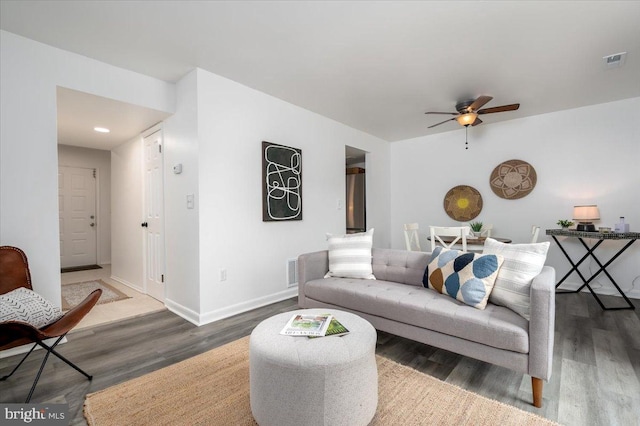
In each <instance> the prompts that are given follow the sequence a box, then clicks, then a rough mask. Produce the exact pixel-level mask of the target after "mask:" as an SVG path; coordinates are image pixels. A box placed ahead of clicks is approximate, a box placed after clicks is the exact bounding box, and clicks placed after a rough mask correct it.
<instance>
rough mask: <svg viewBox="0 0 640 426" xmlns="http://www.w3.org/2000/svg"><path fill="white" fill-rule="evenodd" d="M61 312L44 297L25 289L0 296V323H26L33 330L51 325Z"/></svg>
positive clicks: (20, 288) (18, 289)
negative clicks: (33, 328)
mask: <svg viewBox="0 0 640 426" xmlns="http://www.w3.org/2000/svg"><path fill="white" fill-rule="evenodd" d="M61 316H62V311H60V308H59V307H57V306H54V305H53V304H52V303H51V302H49V301H48V300H47V299H45V298H44V297H42V296H40V295H39V294H38V293H35V292H34V291H32V290H29V289H28V288H25V287H19V288H16V289H15V290H12V291H10V292H8V293H5V294H2V295H0V322H4V321H20V322H26V323H27V324H30V325H32V326H34V327H35V328H42V327H44V326H45V325H48V324H51V323H52V322H54V321H55V320H57V319H59V318H60V317H61Z"/></svg>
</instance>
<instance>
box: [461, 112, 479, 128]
mask: <svg viewBox="0 0 640 426" xmlns="http://www.w3.org/2000/svg"><path fill="white" fill-rule="evenodd" d="M476 118H478V114H476V113H475V112H467V113H466V114H462V115H459V116H457V117H456V121H457V122H458V123H459V124H460V125H461V126H468V125H470V124H473V122H474V121H476Z"/></svg>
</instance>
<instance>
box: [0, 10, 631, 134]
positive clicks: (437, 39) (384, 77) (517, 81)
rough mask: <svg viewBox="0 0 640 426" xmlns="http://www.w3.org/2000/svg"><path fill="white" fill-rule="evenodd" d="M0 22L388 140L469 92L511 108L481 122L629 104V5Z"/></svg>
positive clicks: (86, 16)
mask: <svg viewBox="0 0 640 426" xmlns="http://www.w3.org/2000/svg"><path fill="white" fill-rule="evenodd" d="M0 26H1V28H2V29H4V30H6V31H9V32H12V33H16V34H19V35H23V36H25V37H28V38H31V39H34V40H37V41H41V42H43V43H46V44H49V45H52V46H56V47H59V48H62V49H65V50H68V51H72V52H76V53H79V54H81V55H84V56H88V57H91V58H95V59H98V60H101V61H104V62H107V63H110V64H113V65H116V66H119V67H122V68H127V69H130V70H133V71H137V72H140V73H143V74H146V75H150V76H154V77H157V78H160V79H163V80H166V81H177V80H178V79H180V77H182V76H183V75H184V74H185V73H187V72H188V71H190V70H191V69H193V68H194V67H200V68H203V69H205V70H208V71H211V72H213V73H216V74H218V75H221V76H224V77H227V78H229V79H231V80H234V81H237V82H239V83H242V84H245V85H247V86H249V87H252V88H255V89H258V90H260V91H262V92H265V93H268V94H271V95H273V96H275V97H278V98H281V99H284V100H286V101H288V102H291V103H293V104H296V105H299V106H301V107H304V108H307V109H309V110H311V111H314V112H317V113H319V114H322V115H324V116H326V117H330V118H333V119H335V120H337V121H339V122H342V123H344V124H347V125H349V126H351V127H354V128H356V129H360V130H363V131H365V132H368V133H370V134H372V135H375V136H378V137H380V138H382V139H385V140H389V141H396V140H402V139H407V138H412V137H417V136H422V135H427V134H432V133H436V132H443V131H450V130H455V129H457V128H459V127H457V126H459V125H458V124H457V123H456V122H455V121H453V122H450V123H446V124H443V125H441V126H438V127H436V128H434V129H427V127H428V126H429V125H432V124H435V123H437V122H439V121H441V120H442V119H444V118H443V116H426V115H424V112H425V111H434V110H435V111H455V109H454V106H455V104H456V102H457V101H461V100H466V99H473V98H476V97H477V96H479V95H490V96H493V98H494V99H493V101H491V102H490V103H489V104H487V105H486V107H494V106H499V105H504V104H511V103H518V102H519V103H520V104H521V107H520V110H518V111H514V112H505V113H499V114H491V115H485V116H483V117H482V119H483V121H484V122H485V124H483V125H487V124H490V123H494V122H498V121H501V120H509V119H513V118H519V117H525V116H530V115H537V114H543V113H548V112H553V111H559V110H563V109H569V108H577V107H581V106H585V105H591V104H598V103H604V102H610V101H615V100H620V99H625V98H630V97H637V96H640V2H638V1H553V2H551V1H442V2H440V1H429V2H426V1H425V2H419V1H414V2H405V1H394V2H385V1H377V2H372V1H333V2H311V1H309V2H307V1H297V2H293V1H283V2H271V1H256V2H242V1H229V2H212V1H100V2H98V1H95V2H93V1H92V2H87V1H25V0H22V1H10V0H2V2H1V3H0ZM619 52H628V55H627V58H626V64H625V65H624V66H623V67H622V68H617V69H610V70H606V69H605V66H604V62H603V60H602V57H603V56H605V55H609V54H614V53H619ZM578 124H579V123H578ZM471 131H472V130H471Z"/></svg>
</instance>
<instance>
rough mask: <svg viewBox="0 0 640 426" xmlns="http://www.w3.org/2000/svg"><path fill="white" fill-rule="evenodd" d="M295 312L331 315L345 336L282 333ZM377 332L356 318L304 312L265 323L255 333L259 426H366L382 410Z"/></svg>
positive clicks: (253, 373) (254, 403) (254, 402)
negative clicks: (380, 404) (376, 356)
mask: <svg viewBox="0 0 640 426" xmlns="http://www.w3.org/2000/svg"><path fill="white" fill-rule="evenodd" d="M296 313H306V314H309V313H313V314H326V313H329V314H332V315H333V316H334V317H335V318H336V319H337V320H338V321H340V322H341V323H342V324H343V325H344V326H345V327H346V328H347V329H348V330H349V334H346V335H343V336H328V337H318V338H315V339H309V338H308V337H304V336H300V337H294V336H284V335H281V334H280V331H281V330H282V329H283V328H284V326H285V325H286V324H287V321H289V319H290V318H291V317H292V316H293V315H294V314H296ZM375 347H376V330H375V329H374V328H373V326H372V325H371V324H369V323H368V322H367V321H366V320H364V319H362V318H360V317H359V316H357V315H354V314H351V313H348V312H343V311H338V310H335V309H304V310H299V311H292V312H286V313H283V314H279V315H276V316H273V317H271V318H268V319H266V320H264V321H262V322H261V323H260V324H258V326H257V327H256V328H255V329H254V330H253V332H252V333H251V338H250V342H249V365H250V370H249V375H250V384H251V394H250V398H251V412H252V413H253V417H254V418H255V419H256V421H257V422H258V424H259V425H261V426H269V425H277V426H286V425H295V426H313V425H331V426H334V425H349V426H355V425H367V424H368V423H369V422H370V421H371V419H372V418H373V416H374V415H375V412H376V408H377V406H378V369H377V366H376V358H375Z"/></svg>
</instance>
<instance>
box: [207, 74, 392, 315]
mask: <svg viewBox="0 0 640 426" xmlns="http://www.w3.org/2000/svg"><path fill="white" fill-rule="evenodd" d="M198 140H199V151H198V155H199V164H200V167H199V175H200V178H199V182H200V183H199V189H200V192H199V193H200V197H199V199H200V287H201V288H200V299H201V313H202V315H201V321H202V322H207V321H212V320H215V319H217V318H220V317H223V316H226V315H230V314H233V313H236V312H239V311H241V310H245V309H249V308H251V307H254V306H258V305H260V304H265V303H270V302H271V301H274V300H278V299H282V298H285V297H290V296H293V295H295V294H297V289H295V288H294V289H289V290H288V289H287V287H286V274H285V271H286V269H285V265H286V260H287V259H289V258H295V257H297V256H298V255H299V254H301V253H304V252H308V251H315V250H321V249H325V248H326V240H325V233H326V232H331V233H344V232H345V212H344V207H343V208H342V209H338V207H337V206H338V200H340V201H341V205H342V206H344V202H345V171H344V170H345V145H350V146H353V147H356V148H359V149H362V150H364V151H367V152H369V154H368V157H367V176H368V178H369V181H368V186H367V191H368V193H367V196H368V210H367V213H368V225H369V227H374V228H375V229H376V231H375V236H374V244H375V245H376V246H388V245H389V235H388V229H389V205H388V197H389V169H388V155H389V144H388V143H387V142H385V141H382V140H380V139H377V138H375V137H373V136H370V135H367V134H365V133H362V132H359V131H356V130H354V129H352V128H349V127H347V126H344V125H342V124H340V123H337V122H335V121H332V120H329V119H327V118H325V117H322V116H319V115H317V114H314V113H312V112H310V111H307V110H304V109H302V108H299V107H297V106H295V105H292V104H289V103H287V102H284V101H281V100H279V99H276V98H274V97H271V96H268V95H266V94H264V93H261V92H258V91H256V90H253V89H250V88H248V87H246V86H242V85H240V84H237V83H235V82H233V81H230V80H227V79H225V78H222V77H219V76H217V75H214V74H211V73H209V72H207V71H204V70H198ZM262 141H269V142H274V143H278V144H282V145H287V146H292V147H295V148H300V149H301V150H302V191H303V193H302V194H303V195H302V202H303V213H302V214H303V220H302V221H288V222H263V221H262V204H261V203H262V192H261V188H262V187H261V180H262V171H261V170H262V169H261V168H262V156H261V143H262ZM223 268H224V269H226V270H227V277H228V278H227V281H224V282H221V281H220V280H219V271H220V269H223Z"/></svg>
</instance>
